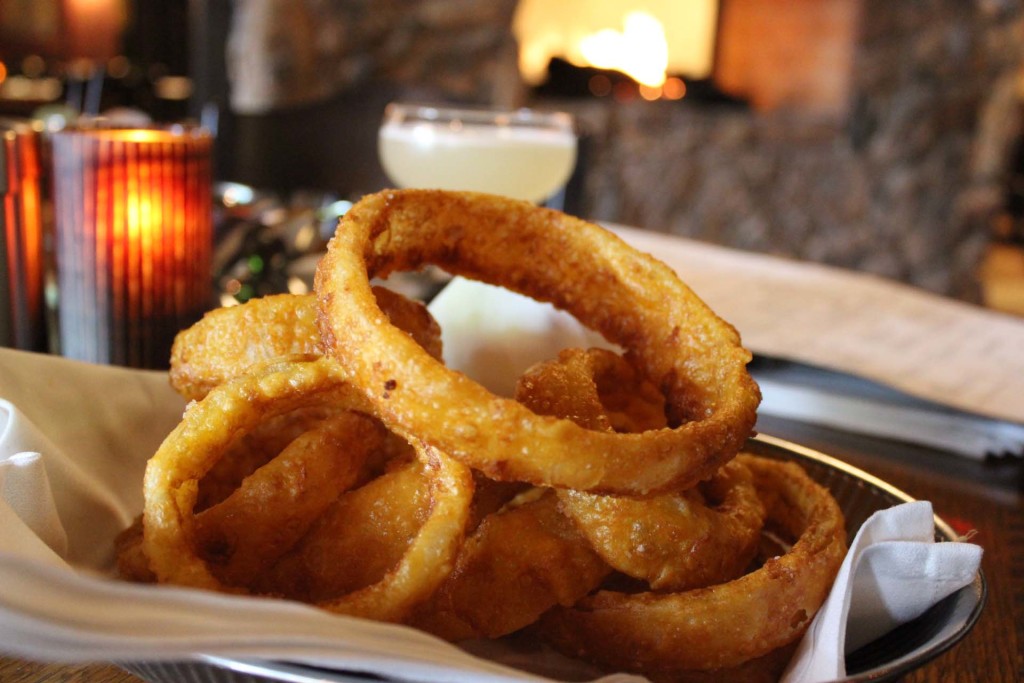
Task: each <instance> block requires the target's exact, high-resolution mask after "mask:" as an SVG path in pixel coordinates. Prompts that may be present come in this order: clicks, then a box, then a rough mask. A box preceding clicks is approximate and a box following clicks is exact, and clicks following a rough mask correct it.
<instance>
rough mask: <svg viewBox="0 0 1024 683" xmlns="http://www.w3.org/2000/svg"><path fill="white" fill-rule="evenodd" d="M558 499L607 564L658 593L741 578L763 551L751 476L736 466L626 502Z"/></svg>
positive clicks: (568, 495)
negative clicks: (678, 487)
mask: <svg viewBox="0 0 1024 683" xmlns="http://www.w3.org/2000/svg"><path fill="white" fill-rule="evenodd" d="M560 499H561V502H562V510H563V511H564V512H565V514H566V515H567V516H568V517H569V518H570V519H572V520H573V522H575V524H576V527H577V528H578V529H579V530H580V531H581V532H582V533H583V535H584V536H585V537H586V538H587V540H589V541H590V544H591V545H592V546H593V548H594V550H596V551H597V553H598V554H599V555H600V556H601V558H602V559H604V561H605V562H607V563H608V564H610V565H611V566H612V567H614V568H615V569H617V570H619V571H620V572H622V573H623V574H626V575H627V576H631V577H633V578H636V579H642V580H644V581H646V582H647V583H648V584H649V585H650V587H651V589H652V590H655V591H660V592H666V591H671V592H676V591H682V590H689V589H691V588H702V587H704V586H710V585H713V584H717V583H721V582H723V581H728V580H730V579H734V578H736V577H738V576H740V575H742V574H743V572H744V570H746V569H747V567H749V566H750V562H751V561H752V560H753V559H754V556H755V555H756V554H757V549H758V545H759V542H760V540H761V527H762V525H763V523H764V517H765V509H764V505H763V504H762V502H761V499H760V498H759V497H758V494H757V490H756V488H755V487H754V481H753V478H752V476H751V474H750V471H749V470H748V469H747V467H746V466H745V465H744V464H743V463H740V462H735V461H731V462H727V463H726V464H725V465H723V466H722V467H721V469H719V471H718V472H715V474H714V475H712V477H711V479H709V480H708V481H706V482H701V483H700V484H698V485H697V486H696V487H695V488H694V489H690V490H688V491H684V492H682V493H675V494H663V495H660V496H654V497H652V498H628V497H625V496H601V495H595V494H592V493H584V492H581V491H571V490H570V491H562V492H561V493H560Z"/></svg>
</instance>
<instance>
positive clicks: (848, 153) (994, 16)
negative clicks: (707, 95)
mask: <svg viewBox="0 0 1024 683" xmlns="http://www.w3.org/2000/svg"><path fill="white" fill-rule="evenodd" d="M1022 45H1024V18H1022V9H1021V5H1020V3H1017V2H1011V1H1007V2H962V1H961V0H933V1H930V2H924V1H920V2H919V1H914V2H910V1H908V2H895V3H894V2H889V1H887V0H865V5H864V14H863V19H862V23H861V33H860V37H859V44H858V46H857V50H856V54H855V64H854V78H853V81H854V85H853V93H852V98H851V107H850V109H849V111H848V112H847V113H845V114H844V115H842V116H815V115H812V114H809V113H806V112H802V111H800V110H799V109H789V110H773V111H769V112H760V113H756V112H750V111H744V110H735V109H725V108H716V107H714V106H711V105H701V104H699V103H695V104H689V105H687V104H685V103H682V104H671V103H660V102H658V103H628V104H619V105H613V106H595V105H594V104H593V103H587V104H585V105H582V106H580V107H578V108H577V111H578V112H579V114H580V116H581V118H582V119H583V120H585V121H587V122H588V125H587V129H588V130H589V131H590V132H591V135H592V139H591V140H589V148H590V156H589V160H588V168H587V172H586V176H585V179H584V185H583V197H582V199H581V202H580V204H581V211H582V212H584V213H586V214H588V215H589V216H591V217H593V218H598V219H606V220H615V221H622V222H625V223H632V224H638V225H643V226H646V227H648V228H651V229H655V230H660V231H664V232H670V233H674V234H678V235H685V236H690V237H695V238H699V239H703V240H708V241H712V242H716V243H721V244H727V245H733V246H737V247H742V248H745V249H751V250H754V251H760V252H769V253H774V254H780V255H785V256H792V257H796V258H801V259H809V260H813V261H820V262H825V263H830V264H834V265H838V266H843V267H848V268H854V269H858V270H864V271H868V272H871V273H876V274H879V275H883V276H886V277H891V278H896V279H898V280H902V281H906V282H909V283H912V284H914V285H918V286H921V287H924V288H926V289H929V290H932V291H935V292H939V293H943V294H948V295H951V296H955V297H959V298H963V299H968V300H975V299H976V298H977V296H978V291H977V282H976V271H977V268H978V264H979V260H980V257H981V254H982V251H983V250H984V248H985V246H986V244H987V242H988V240H989V238H990V222H991V220H992V217H993V215H994V214H995V213H996V212H997V211H998V210H999V209H1000V207H1001V206H1002V203H1003V202H1004V191H1003V188H1004V187H1005V179H1006V173H1007V169H1008V162H1009V159H1008V155H1009V153H1010V152H1011V150H1012V146H1013V145H1012V143H1013V140H1014V139H1015V138H1016V136H1018V135H1019V134H1020V123H1021V116H1022V114H1021V105H1020V100H1019V95H1018V92H1017V88H1018V87H1019V86H1018V85H1017V83H1018V82H1019V79H1020V73H1021V63H1022V53H1021V50H1022ZM684 102H685V101H684Z"/></svg>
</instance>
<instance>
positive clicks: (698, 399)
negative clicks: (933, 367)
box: [315, 190, 760, 494]
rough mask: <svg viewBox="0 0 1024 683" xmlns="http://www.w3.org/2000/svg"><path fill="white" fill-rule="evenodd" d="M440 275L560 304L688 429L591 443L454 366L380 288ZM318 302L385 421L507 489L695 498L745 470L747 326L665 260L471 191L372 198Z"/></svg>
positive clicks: (331, 255)
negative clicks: (427, 272)
mask: <svg viewBox="0 0 1024 683" xmlns="http://www.w3.org/2000/svg"><path fill="white" fill-rule="evenodd" d="M428 264H434V265H437V266H439V267H441V268H443V269H444V270H446V271H448V272H450V273H453V274H457V275H463V276H466V277H469V278H473V279H478V280H483V281H485V282H489V283H491V284H495V285H499V286H504V287H506V288H508V289H511V290H513V291H516V292H519V293H521V294H524V295H527V296H530V297H532V298H534V299H537V300H539V301H546V302H550V303H552V304H553V305H555V306H556V307H557V308H560V309H563V310H566V311H568V312H569V313H571V314H572V315H574V316H575V317H576V318H577V319H578V320H580V321H581V322H582V323H583V324H584V325H586V326H588V327H590V328H591V329H594V330H596V331H598V332H600V333H601V334H602V335H604V336H605V337H606V338H607V339H608V340H609V341H611V342H614V343H617V344H619V345H621V346H622V347H624V348H625V349H626V350H627V352H628V353H629V354H630V356H631V358H632V360H633V361H634V363H635V364H636V365H637V367H638V369H639V370H640V371H641V372H642V374H643V375H645V376H646V377H648V378H650V379H651V381H653V382H654V384H655V385H656V386H657V387H658V389H659V390H660V392H661V394H662V395H664V396H665V397H666V400H667V411H668V413H669V418H670V420H669V422H670V424H672V425H673V427H671V428H667V429H659V430H650V431H646V432H643V433H640V434H616V433H610V432H604V431H595V430H588V429H585V428H583V427H580V426H578V425H577V424H575V423H573V422H571V421H570V420H565V419H560V418H554V417H545V416H538V415H536V414H535V413H533V412H532V411H530V410H529V409H527V408H526V407H525V406H523V405H522V404H520V403H517V402H516V401H514V400H511V399H505V398H500V397H497V396H495V395H493V394H491V393H490V392H489V391H487V390H486V389H485V388H484V387H482V386H481V385H480V384H478V383H476V382H474V381H473V380H471V379H470V378H468V377H466V376H465V375H462V374H460V373H457V372H453V371H450V370H449V369H447V368H445V367H444V366H443V364H441V363H439V362H438V361H436V360H434V359H432V358H431V357H430V356H429V354H428V353H426V352H425V351H424V350H423V349H421V348H419V347H418V346H417V345H416V344H415V343H414V342H413V341H412V340H411V339H409V337H408V336H407V335H403V334H399V333H398V330H397V329H396V328H395V327H394V326H393V325H391V324H390V323H388V321H387V318H386V316H384V315H383V313H382V311H381V310H380V308H379V307H378V306H377V304H376V302H375V301H374V299H373V297H372V296H371V290H370V284H369V282H370V279H371V278H373V277H386V276H387V275H388V274H390V273H391V272H394V271H403V270H415V269H418V268H420V267H422V266H425V265H428ZM315 289H316V292H317V296H318V299H319V302H320V311H321V314H320V317H319V319H318V320H319V325H320V331H321V335H322V338H323V340H324V343H325V346H326V347H327V348H328V349H329V352H330V353H331V354H332V355H333V356H334V357H336V358H338V359H339V360H340V361H341V362H343V363H344V364H345V372H346V373H347V375H348V376H349V377H350V379H351V381H352V382H353V383H354V384H355V385H357V386H359V387H360V388H361V389H362V390H363V391H364V393H365V395H366V396H367V398H368V399H369V400H370V401H371V402H373V403H374V405H375V406H376V408H377V414H378V416H379V417H380V418H381V419H382V420H383V421H384V422H385V424H387V425H388V427H389V428H390V429H392V430H393V431H396V432H398V433H400V434H402V435H403V436H405V437H406V438H407V439H411V438H416V437H418V438H421V439H422V440H424V441H426V442H427V443H430V444H431V445H433V446H435V447H437V448H439V449H441V450H443V451H445V452H447V453H450V454H452V455H453V456H455V457H457V458H458V459H460V460H461V461H463V462H464V463H466V464H468V465H470V466H472V467H474V468H476V469H479V470H480V471H482V472H484V473H486V474H487V475H488V476H489V477H491V478H493V479H499V480H521V481H527V482H530V483H534V484H538V485H549V486H557V487H563V488H574V489H578V490H587V491H592V492H601V493H628V494H636V493H641V494H646V493H651V492H658V491H665V490H674V489H680V488H685V487H689V486H692V485H693V484H695V483H696V482H698V481H700V480H702V479H705V478H706V477H708V476H710V475H711V474H712V473H713V472H714V471H715V470H716V469H718V467H719V466H721V465H722V464H723V463H724V462H726V461H728V460H729V459H730V458H732V457H733V456H734V455H735V454H736V452H737V451H738V450H739V449H740V448H741V447H742V445H743V443H744V441H745V439H746V438H747V437H748V436H749V435H750V433H751V430H752V428H753V425H754V421H755V412H756V408H757V405H758V403H759V401H760V393H759V390H758V388H757V385H756V384H755V383H754V381H753V379H752V378H751V377H750V374H749V373H748V372H747V367H746V366H747V363H748V362H749V361H750V358H751V356H750V353H749V352H748V351H747V350H746V349H745V348H743V347H742V346H741V345H740V340H739V335H738V334H737V333H736V331H735V329H734V328H733V327H732V326H730V325H729V324H728V323H726V322H724V321H723V320H721V319H720V318H719V317H718V316H716V315H715V314H714V313H713V312H712V311H711V310H710V309H709V308H708V307H707V306H706V305H705V304H704V303H703V302H702V301H701V300H700V299H699V298H698V297H697V296H696V295H695V294H694V293H693V292H692V291H691V290H690V289H689V288H688V287H687V286H686V285H685V284H683V283H682V282H681V281H680V279H679V278H678V277H677V276H676V274H675V273H674V272H673V271H672V270H671V269H670V268H668V267H667V266H666V265H664V264H663V263H661V262H659V261H657V260H656V259H654V258H652V257H651V256H649V255H647V254H643V253H642V252H639V251H637V250H635V249H633V248H632V247H630V246H628V245H627V244H626V243H625V242H623V241H622V240H621V239H619V238H618V237H616V236H615V235H614V234H612V233H611V232H609V231H607V230H605V229H604V228H601V227H599V226H597V225H594V224H591V223H587V222H585V221H582V220H579V219H577V218H573V217H571V216H567V215H565V214H563V213H560V212H557V211H553V210H549V209H544V208H539V207H536V206H534V205H532V204H529V203H527V202H520V201H515V200H510V199H506V198H502V197H496V196H492V195H484V194H477V193H466V192H445V191H439V190H404V191H391V190H389V191H384V192H380V193H377V194H375V195H369V196H367V197H365V198H363V199H362V200H360V201H359V202H358V203H357V204H356V205H355V206H354V207H353V208H352V209H350V210H349V211H348V212H347V213H346V214H345V216H344V217H343V218H342V219H341V221H339V225H338V229H337V232H336V233H335V236H334V237H333V238H332V240H331V242H330V244H329V246H328V250H327V253H326V255H325V256H324V257H323V258H322V259H321V261H320V264H319V266H318V268H317V273H316V283H315Z"/></svg>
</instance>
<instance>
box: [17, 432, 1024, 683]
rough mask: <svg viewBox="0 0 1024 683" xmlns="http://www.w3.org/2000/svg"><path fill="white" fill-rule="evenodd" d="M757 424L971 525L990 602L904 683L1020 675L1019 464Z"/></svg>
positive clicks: (1023, 620) (79, 682) (85, 675)
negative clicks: (948, 647)
mask: <svg viewBox="0 0 1024 683" xmlns="http://www.w3.org/2000/svg"><path fill="white" fill-rule="evenodd" d="M759 428H760V430H761V431H762V432H764V433H766V434H771V435H774V436H778V437H781V438H784V439H789V440H791V441H794V442H796V443H799V444H802V445H804V446H808V447H810V448H815V449H818V450H821V451H823V452H825V453H828V454H830V455H833V456H836V457H838V458H840V459H842V460H845V461H847V462H849V463H850V464H852V465H854V466H856V467H859V468H861V469H863V470H866V471H868V472H870V473H871V474H874V475H875V476H877V477H880V478H881V479H884V480H886V481H888V482H889V483H891V484H892V485H894V486H896V487H898V488H900V489H903V490H904V491H906V492H907V493H908V494H910V495H911V496H913V497H915V498H918V499H922V500H930V501H932V503H933V505H934V508H935V512H936V514H938V515H939V516H940V517H942V518H944V519H945V520H946V521H947V522H950V523H951V525H953V526H954V528H956V529H957V530H967V529H970V530H973V531H974V533H975V535H974V537H973V541H974V542H976V543H978V544H980V545H981V546H983V547H984V549H985V555H984V559H983V561H982V571H983V572H984V575H985V579H986V581H987V585H988V601H987V603H986V605H985V608H984V610H983V612H982V615H981V618H980V619H979V620H978V623H977V624H976V626H975V627H974V629H973V630H972V631H971V632H970V633H969V634H968V635H967V637H966V638H964V639H963V640H962V641H961V642H960V643H959V644H957V645H956V646H955V647H953V648H952V649H951V650H949V651H948V652H946V653H944V654H942V655H940V656H939V657H938V658H936V659H934V660H933V661H931V662H929V663H928V664H926V665H925V666H923V667H921V668H919V669H917V670H915V671H912V672H910V673H908V674H907V675H906V676H905V677H904V678H902V679H901V680H902V681H904V682H907V683H923V682H925V681H928V682H931V683H938V682H939V681H943V682H955V681H985V682H986V683H1015V682H1017V681H1022V680H1024V502H1022V500H1024V496H1022V492H1024V466H1022V464H1021V462H1020V461H1014V460H1009V459H1007V460H1002V461H1000V460H995V461H988V462H984V463H982V462H973V461H970V460H967V459H964V458H961V457H958V456H954V455H948V454H944V453H941V452H936V451H933V450H929V449H923V448H917V447H913V446H906V445H901V444H895V443H892V442H887V441H880V440H876V439H872V438H868V437H861V436H855V435H850V434H842V433H839V432H836V431H833V430H829V429H824V428H818V427H814V426H809V425H804V424H797V423H793V422H789V421H785V420H779V419H774V418H762V420H761V422H760V423H759ZM139 680H140V679H139V678H137V677H135V676H133V675H131V674H129V673H127V672H125V671H123V670H122V669H119V668H117V667H115V666H111V665H107V664H97V665H86V666H67V665H59V664H40V663H34V662H25V661H22V660H17V659H12V658H0V681H3V683H44V682H45V683H50V682H52V683H57V682H58V681H59V682H61V683H137V682H138V681H139Z"/></svg>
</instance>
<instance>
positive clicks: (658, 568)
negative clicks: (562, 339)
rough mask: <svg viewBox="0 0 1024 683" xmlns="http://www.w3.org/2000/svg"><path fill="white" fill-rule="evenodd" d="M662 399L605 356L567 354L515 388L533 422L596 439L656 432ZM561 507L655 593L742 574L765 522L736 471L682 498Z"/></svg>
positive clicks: (601, 500)
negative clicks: (602, 433)
mask: <svg viewBox="0 0 1024 683" xmlns="http://www.w3.org/2000/svg"><path fill="white" fill-rule="evenodd" d="M645 389H646V390H645ZM658 398H660V397H659V396H654V395H653V390H652V389H651V388H650V385H649V383H647V382H645V381H644V380H643V378H642V377H640V376H639V374H638V373H637V372H636V371H635V370H634V369H633V367H632V366H631V365H630V364H629V363H628V362H627V361H626V359H624V358H622V357H621V356H619V355H618V354H616V353H615V352H613V351H610V350H608V349H597V348H594V349H587V350H585V351H584V350H583V349H565V350H563V351H562V352H561V353H559V354H558V358H557V359H556V360H553V361H546V362H542V363H538V364H536V365H534V366H533V367H531V368H529V369H528V370H527V371H526V372H525V373H523V375H522V376H521V377H520V378H519V381H518V382H517V385H516V399H517V400H519V401H521V402H523V403H524V404H525V405H526V406H528V407H529V408H531V409H532V410H533V411H534V412H536V413H538V414H541V415H555V416H557V417H565V418H568V419H570V420H572V421H574V422H576V423H577V424H579V425H581V426H584V427H588V428H591V429H605V430H610V429H613V428H614V427H613V424H617V425H618V428H619V429H642V428H643V427H644V426H645V425H651V424H654V425H656V424H658V422H659V419H658V418H659V414H658V407H659V406H661V405H663V402H661V401H659V400H658ZM609 401H611V402H612V403H613V408H612V409H611V410H609V408H608V406H607V403H608V402H609ZM613 414H614V417H612V415H613ZM661 418H662V419H664V415H663V414H662V415H661ZM559 500H560V501H561V507H562V511H563V512H564V513H565V514H566V515H567V516H568V517H569V518H570V519H572V520H573V522H575V524H576V527H577V528H578V529H579V530H580V531H581V532H582V533H583V535H584V536H586V538H587V540H588V541H589V542H590V544H591V546H593V548H594V550H595V551H596V552H597V553H598V555H600V556H601V558H602V559H603V560H604V561H605V562H607V563H608V564H610V565H611V566H612V567H614V568H615V569H617V570H619V571H620V572H622V573H623V574H626V575H627V576H631V577H633V578H635V579H641V580H644V581H646V582H647V584H648V585H649V586H650V587H651V588H652V589H654V590H657V591H680V590H687V589H690V588H699V587H702V586H708V585H711V584H714V583H720V582H722V581H727V580H729V579H734V578H736V577H737V576H739V575H740V574H742V573H743V571H744V570H745V569H746V568H747V567H748V566H749V564H750V561H751V560H753V559H754V555H755V554H756V552H757V549H758V544H759V541H760V539H761V527H762V526H763V524H764V517H765V510H764V505H763V504H762V503H761V499H760V498H759V497H758V493H757V489H756V488H755V487H754V481H753V477H752V476H751V474H750V471H749V470H748V469H747V468H746V467H745V466H744V465H742V464H740V463H736V462H734V461H730V462H727V463H726V464H725V465H723V466H722V467H721V468H720V469H719V470H718V471H717V472H715V473H714V474H713V475H712V476H711V478H710V479H708V480H707V481H703V482H701V483H700V484H698V485H697V486H696V487H694V488H693V489H689V490H687V491H683V492H680V493H669V494H661V495H657V496H652V497H647V498H629V497H625V496H611V495H600V494H594V493H587V492H584V491H573V490H571V489H568V490H561V491H559ZM709 502H710V505H709V504H708V503H709Z"/></svg>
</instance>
